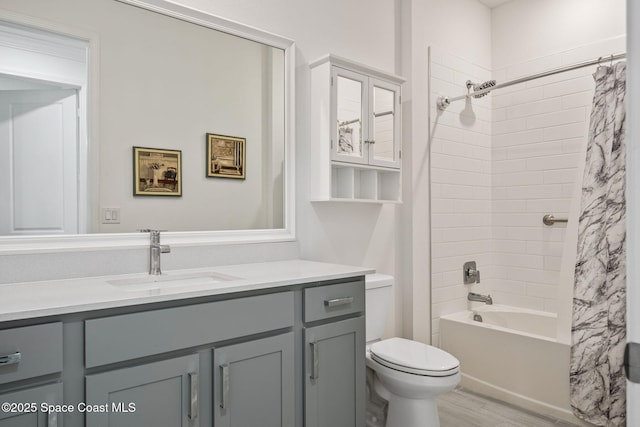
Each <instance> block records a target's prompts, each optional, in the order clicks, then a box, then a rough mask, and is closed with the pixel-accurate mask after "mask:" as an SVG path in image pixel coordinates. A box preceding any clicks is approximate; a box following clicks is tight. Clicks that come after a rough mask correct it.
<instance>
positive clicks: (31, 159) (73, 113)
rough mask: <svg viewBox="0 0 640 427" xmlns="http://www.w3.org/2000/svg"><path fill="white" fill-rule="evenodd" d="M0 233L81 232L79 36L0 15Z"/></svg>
mask: <svg viewBox="0 0 640 427" xmlns="http://www.w3.org/2000/svg"><path fill="white" fill-rule="evenodd" d="M0 45H1V46H2V54H1V55H0V200H2V203H1V204H0V236H5V235H8V236H12V235H51V234H76V233H84V232H86V212H87V209H86V197H87V196H86V185H85V182H86V177H85V176H84V175H81V174H82V173H83V172H82V171H84V170H85V168H86V158H85V157H84V153H85V152H84V147H85V146H86V145H85V142H86V126H85V125H84V123H85V122H86V109H85V106H86V99H85V95H86V87H87V86H86V85H87V82H86V79H87V77H86V76H87V63H86V57H87V47H88V45H87V43H86V41H84V40H78V39H75V38H71V37H67V36H63V35H60V34H56V33H52V32H48V31H43V30H39V29H35V28H31V27H24V26H20V25H14V24H11V23H4V22H0Z"/></svg>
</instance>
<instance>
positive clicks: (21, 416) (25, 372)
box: [0, 322, 64, 427]
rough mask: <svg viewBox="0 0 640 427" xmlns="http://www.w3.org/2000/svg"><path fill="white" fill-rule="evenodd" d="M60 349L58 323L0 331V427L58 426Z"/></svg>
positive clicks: (60, 423) (60, 333) (59, 419)
mask: <svg viewBox="0 0 640 427" xmlns="http://www.w3.org/2000/svg"><path fill="white" fill-rule="evenodd" d="M62 346H63V342H62V323H61V322H54V323H45V324H41V325H33V326H26V327H22V328H11V329H3V330H0V387H2V388H5V389H6V390H10V391H4V392H0V403H1V404H3V406H2V410H0V427H57V426H61V425H62V415H58V414H56V413H54V412H49V411H48V410H47V408H48V407H49V405H61V404H62V403H63V402H64V399H63V394H62V393H63V385H62V383H60V382H59V375H60V372H62V368H63V364H62V355H63V350H62ZM21 382H22V384H21ZM43 408H44V409H45V410H44V411H43V410H42V409H43Z"/></svg>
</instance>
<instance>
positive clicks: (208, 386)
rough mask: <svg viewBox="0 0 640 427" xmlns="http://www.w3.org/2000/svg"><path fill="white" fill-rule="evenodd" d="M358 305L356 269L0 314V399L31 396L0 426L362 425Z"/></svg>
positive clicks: (1, 416) (4, 415) (0, 419)
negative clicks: (252, 287) (256, 285)
mask: <svg viewBox="0 0 640 427" xmlns="http://www.w3.org/2000/svg"><path fill="white" fill-rule="evenodd" d="M364 309H365V307H364V277H363V276H359V277H357V278H344V279H335V280H330V281H329V280H328V281H324V282H314V283H291V284H289V285H284V286H282V287H277V288H276V289H274V290H258V291H247V292H238V293H235V294H233V295H221V296H213V297H203V298H193V299H190V300H183V301H181V300H176V301H166V302H162V303H158V304H154V305H139V306H132V307H115V308H107V309H103V310H99V311H93V312H84V313H69V314H67V315H61V316H59V317H52V318H51V320H52V321H50V322H49V323H40V324H39V323H37V322H38V319H31V320H30V319H26V320H25V321H20V322H16V323H13V324H5V325H3V324H2V323H0V403H2V402H15V403H30V402H34V403H37V405H38V408H34V409H37V411H36V412H30V411H23V413H21V414H17V413H11V412H6V411H0V427H364V416H365V406H364V404H365V348H364V346H365V336H364V328H365V318H364ZM53 320H55V321H53ZM3 327H4V329H2V328H3ZM63 356H64V357H63ZM63 359H64V360H63ZM63 390H64V396H63ZM43 403H49V404H52V405H68V406H72V407H73V409H74V410H73V413H64V412H59V413H57V414H56V413H55V412H53V413H47V412H46V411H42V409H41V407H40V405H41V404H43ZM29 409H31V408H29Z"/></svg>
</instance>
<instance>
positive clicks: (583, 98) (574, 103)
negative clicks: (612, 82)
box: [561, 88, 593, 109]
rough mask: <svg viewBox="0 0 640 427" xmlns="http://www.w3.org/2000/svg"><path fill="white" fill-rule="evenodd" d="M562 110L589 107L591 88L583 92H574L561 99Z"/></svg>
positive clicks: (591, 97) (591, 96) (591, 95)
mask: <svg viewBox="0 0 640 427" xmlns="http://www.w3.org/2000/svg"><path fill="white" fill-rule="evenodd" d="M561 100H562V108H565V109H570V108H576V107H589V108H591V104H592V102H593V88H592V89H591V90H586V91H583V92H576V93H571V94H568V95H565V96H563V97H562V98H561Z"/></svg>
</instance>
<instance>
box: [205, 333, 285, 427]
mask: <svg viewBox="0 0 640 427" xmlns="http://www.w3.org/2000/svg"><path fill="white" fill-rule="evenodd" d="M213 366H214V368H213V369H214V370H213V375H214V425H215V426H216V427H294V426H295V399H294V393H295V378H294V370H293V366H294V334H293V332H289V333H286V334H282V335H277V336H274V337H269V338H264V339H259V340H253V341H247V342H243V343H240V344H235V345H230V346H226V347H220V348H216V349H214V351H213Z"/></svg>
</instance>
